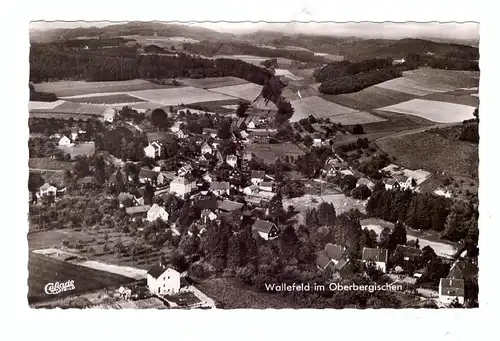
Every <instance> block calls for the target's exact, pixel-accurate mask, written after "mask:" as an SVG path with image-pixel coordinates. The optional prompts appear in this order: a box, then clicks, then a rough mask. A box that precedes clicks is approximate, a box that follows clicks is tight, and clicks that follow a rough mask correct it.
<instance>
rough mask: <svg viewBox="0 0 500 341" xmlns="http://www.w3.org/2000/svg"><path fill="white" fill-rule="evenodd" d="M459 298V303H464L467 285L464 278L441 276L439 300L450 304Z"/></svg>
mask: <svg viewBox="0 0 500 341" xmlns="http://www.w3.org/2000/svg"><path fill="white" fill-rule="evenodd" d="M455 299H457V300H458V303H460V304H464V300H465V285H464V280H463V279H455V278H441V280H440V281H439V300H440V301H441V302H442V303H445V304H449V303H451V302H452V301H453V300H455Z"/></svg>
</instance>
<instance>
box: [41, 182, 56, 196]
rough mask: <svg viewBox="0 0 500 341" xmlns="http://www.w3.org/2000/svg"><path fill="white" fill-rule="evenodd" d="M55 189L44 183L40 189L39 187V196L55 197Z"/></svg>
mask: <svg viewBox="0 0 500 341" xmlns="http://www.w3.org/2000/svg"><path fill="white" fill-rule="evenodd" d="M56 193H57V188H56V187H54V186H52V185H51V184H49V183H48V182H46V183H44V184H43V186H42V187H40V196H41V197H43V196H44V195H53V196H56Z"/></svg>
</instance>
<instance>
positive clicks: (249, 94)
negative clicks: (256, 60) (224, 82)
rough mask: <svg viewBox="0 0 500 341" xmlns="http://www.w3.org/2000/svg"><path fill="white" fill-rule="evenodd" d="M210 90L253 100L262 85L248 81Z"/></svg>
mask: <svg viewBox="0 0 500 341" xmlns="http://www.w3.org/2000/svg"><path fill="white" fill-rule="evenodd" d="M210 91H212V92H215V93H219V94H223V95H228V96H231V97H237V98H241V99H245V100H247V101H253V100H254V99H255V98H257V96H258V95H259V94H260V92H261V91H262V85H258V84H254V83H246V84H239V85H232V86H224V87H219V88H212V89H210Z"/></svg>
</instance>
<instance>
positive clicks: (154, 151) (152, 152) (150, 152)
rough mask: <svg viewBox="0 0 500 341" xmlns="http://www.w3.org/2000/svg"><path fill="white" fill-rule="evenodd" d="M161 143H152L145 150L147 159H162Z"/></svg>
mask: <svg viewBox="0 0 500 341" xmlns="http://www.w3.org/2000/svg"><path fill="white" fill-rule="evenodd" d="M161 147H162V146H161V143H159V142H156V141H155V142H152V143H150V144H149V145H148V146H147V147H145V148H144V155H146V156H147V157H150V158H152V159H154V158H157V157H160V156H161Z"/></svg>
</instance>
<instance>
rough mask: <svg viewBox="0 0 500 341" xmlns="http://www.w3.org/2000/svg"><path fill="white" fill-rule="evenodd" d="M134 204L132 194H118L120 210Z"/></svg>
mask: <svg viewBox="0 0 500 341" xmlns="http://www.w3.org/2000/svg"><path fill="white" fill-rule="evenodd" d="M133 203H134V196H133V195H132V194H130V193H125V192H121V193H120V194H118V206H119V207H120V208H124V207H130V206H132V205H133Z"/></svg>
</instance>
